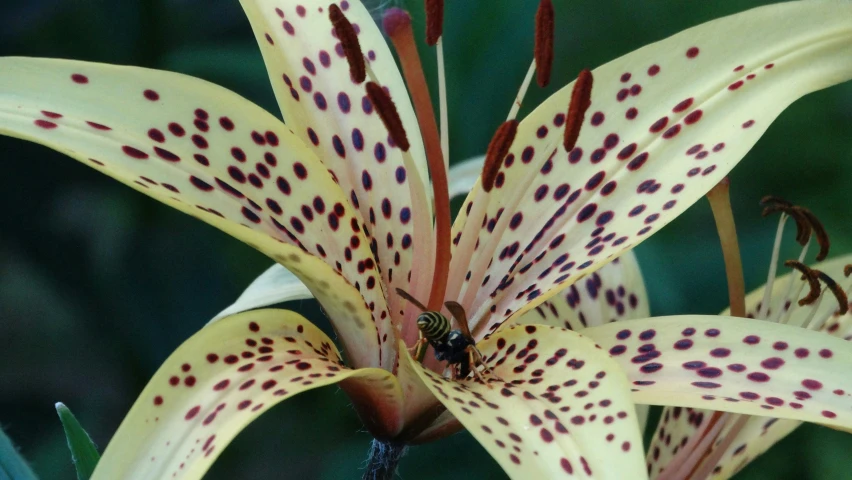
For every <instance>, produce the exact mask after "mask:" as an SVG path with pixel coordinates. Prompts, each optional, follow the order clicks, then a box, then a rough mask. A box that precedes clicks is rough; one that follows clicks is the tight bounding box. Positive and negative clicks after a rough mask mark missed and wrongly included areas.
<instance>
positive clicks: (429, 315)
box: [417, 311, 450, 343]
mask: <svg viewBox="0 0 852 480" xmlns="http://www.w3.org/2000/svg"><path fill="white" fill-rule="evenodd" d="M417 328H419V329H420V331H421V332H423V336H424V337H426V339H427V340H429V341H430V342H439V343H440V342H443V341H445V339H446V338H447V336H448V335H449V334H450V321H449V320H448V319H447V317H445V316H443V315H441V314H440V313H439V312H433V311H430V312H423V313H421V314H420V316H418V317H417Z"/></svg>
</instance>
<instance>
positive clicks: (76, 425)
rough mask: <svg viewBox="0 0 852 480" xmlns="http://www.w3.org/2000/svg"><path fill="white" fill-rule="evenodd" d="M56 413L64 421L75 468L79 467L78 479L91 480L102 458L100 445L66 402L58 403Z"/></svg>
mask: <svg viewBox="0 0 852 480" xmlns="http://www.w3.org/2000/svg"><path fill="white" fill-rule="evenodd" d="M56 413H58V414H59V421H61V422H62V428H63V429H64V430H65V438H67V439H68V449H69V450H71V459H72V460H73V462H74V468H76V469H77V479H78V480H89V477H91V476H92V472H94V471H95V466H96V465H97V464H98V460H100V459H101V456H100V454H98V447H96V446H95V444H94V442H92V439H91V438H90V437H89V434H88V433H86V431H85V430H84V429H83V426H82V425H80V422H78V421H77V418H76V417H74V414H73V413H71V410H69V409H68V407H66V406H65V404H64V403H62V402H58V403H57V404H56Z"/></svg>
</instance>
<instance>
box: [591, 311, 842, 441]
mask: <svg viewBox="0 0 852 480" xmlns="http://www.w3.org/2000/svg"><path fill="white" fill-rule="evenodd" d="M582 334H583V335H584V336H587V337H589V338H591V339H593V340H594V341H595V342H597V343H598V344H599V345H600V346H601V347H602V348H603V349H604V350H605V351H608V352H609V353H610V355H612V356H613V358H614V359H615V360H616V361H617V362H618V363H619V364H620V365H621V367H622V368H623V369H624V370H625V371H626V372H627V376H628V378H629V379H630V380H631V381H632V382H633V400H634V401H635V402H636V403H647V404H651V405H673V406H674V405H677V406H684V407H698V408H706V409H712V410H719V411H726V412H734V413H747V414H750V415H771V416H773V417H779V418H790V419H795V420H804V421H809V422H816V423H823V424H826V425H836V426H840V427H847V428H848V427H850V426H852V408H850V407H852V397H850V396H849V392H852V379H850V377H849V375H848V374H847V372H848V371H849V369H850V368H852V351H850V349H849V344H848V343H847V342H846V341H844V340H842V339H839V338H835V337H832V336H829V335H825V334H824V333H820V332H813V331H809V330H804V329H801V328H798V327H793V326H789V325H780V324H776V323H770V322H766V321H762V320H751V319H745V318H733V317H715V316H700V315H683V316H674V317H658V318H649V319H642V320H632V321H630V322H625V323H614V324H613V323H611V324H607V325H602V326H598V327H592V328H587V329H585V330H583V331H582Z"/></svg>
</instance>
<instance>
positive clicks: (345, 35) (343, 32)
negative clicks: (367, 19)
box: [328, 3, 367, 83]
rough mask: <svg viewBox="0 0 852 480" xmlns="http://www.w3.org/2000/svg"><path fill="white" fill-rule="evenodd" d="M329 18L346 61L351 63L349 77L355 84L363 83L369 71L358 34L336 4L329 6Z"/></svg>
mask: <svg viewBox="0 0 852 480" xmlns="http://www.w3.org/2000/svg"><path fill="white" fill-rule="evenodd" d="M328 18H329V20H331V25H332V26H333V27H334V33H336V34H337V39H338V40H340V45H341V46H342V47H343V54H344V55H346V61H347V62H348V63H349V75H350V76H351V77H352V80H353V81H354V82H356V83H361V82H363V81H364V79H365V78H366V76H367V69H366V64H365V63H364V54H363V53H361V44H360V43H359V42H358V34H356V33H355V29H354V28H352V24H351V23H349V20H348V19H347V18H346V15H344V14H343V12H341V11H340V8H339V7H338V6H337V5H336V4H334V3H332V4H331V5H329V6H328Z"/></svg>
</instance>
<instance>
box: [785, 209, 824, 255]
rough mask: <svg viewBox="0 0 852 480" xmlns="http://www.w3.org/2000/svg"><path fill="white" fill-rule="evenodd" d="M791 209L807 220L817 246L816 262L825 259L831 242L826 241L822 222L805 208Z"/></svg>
mask: <svg viewBox="0 0 852 480" xmlns="http://www.w3.org/2000/svg"><path fill="white" fill-rule="evenodd" d="M793 209H794V210H796V211H798V212H800V213H801V214H802V215H803V216H804V217H805V218H806V219H807V220H808V223H809V224H810V226H811V229H812V230H813V232H814V236H816V240H817V243H818V244H819V253H818V254H817V256H816V260H817V261H818V262H821V261H823V260H825V257H826V256H828V249H829V248H830V247H831V242H829V240H828V232H826V231H825V227H824V226H823V225H822V222H820V221H819V219H818V218H817V217H816V215H814V214H813V212H811V211H810V210H808V209H807V208H804V207H793Z"/></svg>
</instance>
